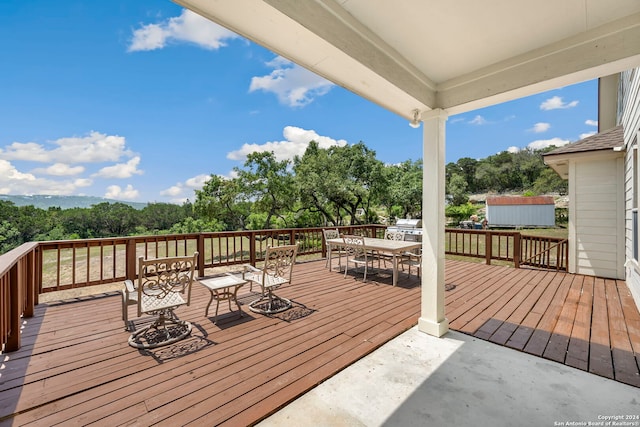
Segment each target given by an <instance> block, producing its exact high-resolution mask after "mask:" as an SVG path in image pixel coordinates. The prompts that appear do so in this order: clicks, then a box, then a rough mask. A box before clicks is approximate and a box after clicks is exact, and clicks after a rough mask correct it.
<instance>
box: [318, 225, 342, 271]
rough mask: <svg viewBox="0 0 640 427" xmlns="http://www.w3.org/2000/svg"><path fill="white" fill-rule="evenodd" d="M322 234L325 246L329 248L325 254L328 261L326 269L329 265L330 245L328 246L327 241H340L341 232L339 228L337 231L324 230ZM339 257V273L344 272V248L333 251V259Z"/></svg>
mask: <svg viewBox="0 0 640 427" xmlns="http://www.w3.org/2000/svg"><path fill="white" fill-rule="evenodd" d="M322 234H323V235H324V241H325V246H326V248H327V250H326V252H325V257H326V259H327V261H326V262H325V267H326V266H328V265H329V245H328V244H327V240H329V239H338V238H339V237H340V232H339V231H338V229H337V228H335V229H324V230H322ZM336 254H337V255H338V271H342V256H343V255H345V254H346V252H345V250H344V248H343V247H335V246H334V247H333V248H332V249H331V257H333V256H334V255H336Z"/></svg>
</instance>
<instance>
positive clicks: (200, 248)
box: [196, 233, 204, 277]
mask: <svg viewBox="0 0 640 427" xmlns="http://www.w3.org/2000/svg"><path fill="white" fill-rule="evenodd" d="M196 246H197V248H198V249H197V250H198V275H199V276H200V277H203V276H204V235H203V234H202V233H198V242H197V244H196Z"/></svg>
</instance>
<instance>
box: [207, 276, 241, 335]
mask: <svg viewBox="0 0 640 427" xmlns="http://www.w3.org/2000/svg"><path fill="white" fill-rule="evenodd" d="M197 280H198V282H200V283H201V284H202V286H204V287H205V288H207V289H209V292H211V299H209V304H207V310H206V311H205V316H209V307H210V306H211V303H212V302H213V300H214V299H215V300H216V315H215V316H214V318H213V323H214V324H215V323H216V322H217V321H218V308H219V307H220V301H229V311H231V300H233V301H234V302H235V303H236V305H237V306H238V311H239V312H240V317H242V308H240V304H239V303H238V289H240V288H241V287H242V285H244V284H245V283H247V281H246V280H244V279H243V278H242V277H240V276H236V275H234V274H231V273H225V275H223V276H215V277H203V278H200V279H197Z"/></svg>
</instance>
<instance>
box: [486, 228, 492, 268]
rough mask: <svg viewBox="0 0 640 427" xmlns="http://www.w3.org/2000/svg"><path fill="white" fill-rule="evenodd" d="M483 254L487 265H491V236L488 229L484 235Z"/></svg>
mask: <svg viewBox="0 0 640 427" xmlns="http://www.w3.org/2000/svg"><path fill="white" fill-rule="evenodd" d="M484 256H485V262H486V264H487V265H491V257H492V256H493V236H492V234H491V232H490V231H487V232H485V235H484Z"/></svg>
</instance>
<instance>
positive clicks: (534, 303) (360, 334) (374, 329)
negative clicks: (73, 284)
mask: <svg viewBox="0 0 640 427" xmlns="http://www.w3.org/2000/svg"><path fill="white" fill-rule="evenodd" d="M446 283H447V289H448V290H447V292H446V313H447V318H448V319H449V322H450V325H451V328H452V329H456V330H459V331H461V332H464V333H467V334H470V335H473V336H475V337H478V338H481V339H484V340H488V341H491V342H494V343H496V344H500V345H504V346H507V347H511V348H514V349H517V350H521V351H524V352H527V353H531V354H535V355H538V356H541V357H544V358H547V359H551V360H555V361H558V362H560V363H564V364H566V365H569V366H574V367H576V368H578V369H582V370H586V371H589V372H592V373H594V374H598V375H602V376H605V377H608V378H612V379H615V380H617V381H621V382H624V383H627V384H631V385H634V386H636V387H638V386H640V374H639V370H638V362H639V360H638V354H639V348H640V315H639V314H638V311H637V309H636V308H635V305H634V304H633V301H632V300H631V297H630V294H629V291H628V289H627V287H626V284H625V282H623V281H615V280H605V279H597V278H593V277H588V276H578V275H570V274H565V273H556V272H543V271H536V270H527V269H517V270H516V269H510V268H505V267H498V266H486V265H482V264H474V263H466V262H460V261H447V264H446ZM193 290H194V295H193V300H192V304H191V306H189V307H183V308H181V309H179V310H178V312H177V313H178V315H179V316H180V317H181V318H184V319H188V320H189V321H191V322H192V323H193V325H194V331H193V333H192V336H191V337H190V338H188V339H185V340H183V341H181V342H180V343H178V344H175V345H173V346H168V347H164V348H159V349H155V350H148V351H139V350H136V349H133V348H131V347H129V346H128V345H127V337H128V333H127V332H125V331H124V328H123V323H122V320H121V316H120V314H121V312H120V297H119V295H117V294H114V293H109V294H103V295H99V296H93V297H83V298H79V299H77V300H74V301H63V302H55V303H49V304H41V305H39V306H38V307H37V310H36V315H35V317H34V318H31V319H27V321H26V322H25V326H24V330H23V337H22V348H21V349H20V350H19V351H17V352H15V353H9V354H6V355H3V358H4V362H3V365H2V367H1V368H0V392H1V394H0V424H2V425H4V424H7V425H9V424H11V423H13V424H12V425H23V424H27V423H34V424H33V425H53V424H57V423H74V424H82V425H84V424H88V423H90V422H96V421H99V422H100V423H101V424H111V425H119V424H125V423H127V424H136V425H150V424H154V423H162V424H166V425H171V424H180V425H189V424H196V423H199V424H204V425H251V424H253V423H255V422H257V421H259V420H261V419H263V418H264V417H266V416H268V415H270V414H271V413H273V412H275V411H276V410H277V409H279V408H281V407H282V406H284V405H286V404H287V403H288V402H290V401H292V400H293V399H295V398H296V397H298V396H299V395H301V394H303V393H305V392H306V391H308V390H309V389H311V388H313V387H314V386H316V385H317V384H319V383H320V382H323V381H324V380H326V379H327V378H329V377H331V376H332V375H334V374H335V373H337V372H339V371H340V370H342V369H344V368H345V367H346V366H349V365H350V364H352V363H353V362H355V361H356V360H358V359H360V358H362V357H363V356H365V355H366V354H368V353H370V352H372V351H373V350H375V349H377V348H378V347H380V346H381V345H383V344H384V343H386V342H387V341H388V340H390V339H391V338H393V337H395V336H397V335H399V334H401V333H402V332H404V331H406V330H407V329H409V328H411V327H412V326H414V325H415V324H416V323H417V321H418V317H419V315H420V283H419V281H418V279H417V278H415V276H413V277H411V278H407V275H406V274H403V273H400V280H399V285H398V286H397V287H392V286H391V277H390V274H388V272H386V271H385V272H381V273H380V274H378V275H372V276H371V277H368V278H367V282H366V283H363V282H362V279H361V275H354V276H348V277H347V278H346V279H345V278H343V275H342V274H339V273H337V271H334V272H328V271H327V269H326V268H325V263H324V261H313V262H305V263H301V264H299V265H297V266H296V269H295V270H294V283H293V284H292V285H291V286H287V287H283V288H282V289H281V290H280V292H279V294H281V295H282V296H284V297H288V298H291V299H292V300H293V301H294V307H293V309H291V310H289V311H287V312H284V313H280V314H279V315H274V316H271V317H267V316H263V315H258V314H255V313H251V312H249V311H248V310H247V309H246V304H247V303H248V302H249V301H250V300H251V299H252V298H254V295H252V294H251V293H249V289H248V286H245V287H244V288H243V289H242V290H241V298H240V300H241V302H242V303H243V309H244V310H243V311H244V316H243V317H242V318H239V317H238V315H237V312H232V313H229V312H228V308H227V305H226V304H221V305H220V310H221V313H220V315H219V318H218V322H217V324H213V316H212V315H213V310H212V312H210V314H211V316H209V317H205V316H204V310H205V307H206V304H207V302H208V299H209V297H208V296H209V294H208V292H207V291H206V290H205V289H204V288H203V287H202V286H199V285H198V284H196V285H195V286H194V289H193ZM255 290H256V289H255V288H254V291H255ZM233 308H235V307H233ZM130 310H131V311H130V313H131V314H133V312H134V309H133V308H130ZM134 319H135V318H134ZM145 321H146V319H136V320H135V323H136V326H137V327H140V326H142V325H143V324H144V322H145Z"/></svg>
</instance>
